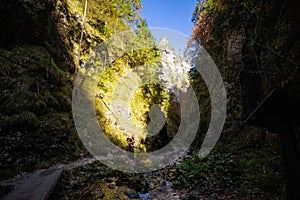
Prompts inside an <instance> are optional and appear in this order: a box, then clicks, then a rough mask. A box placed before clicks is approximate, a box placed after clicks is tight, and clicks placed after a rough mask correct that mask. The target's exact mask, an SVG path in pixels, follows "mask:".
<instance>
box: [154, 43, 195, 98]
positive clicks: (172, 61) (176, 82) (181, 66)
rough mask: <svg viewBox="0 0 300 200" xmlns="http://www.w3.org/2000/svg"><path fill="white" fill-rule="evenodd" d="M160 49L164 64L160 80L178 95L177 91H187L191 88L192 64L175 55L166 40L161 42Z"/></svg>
mask: <svg viewBox="0 0 300 200" xmlns="http://www.w3.org/2000/svg"><path fill="white" fill-rule="evenodd" d="M158 47H159V48H160V49H161V54H162V64H161V67H160V68H159V69H158V77H159V79H160V80H161V81H162V82H164V83H165V84H166V87H167V89H168V90H170V91H171V92H173V93H178V92H176V90H180V91H183V92H184V91H186V89H187V88H188V87H189V86H190V80H189V72H190V70H191V66H190V64H188V63H187V61H185V60H184V59H183V58H182V57H181V56H179V55H178V54H176V53H175V51H174V50H173V49H172V47H170V45H169V42H168V40H167V39H166V38H163V39H162V40H161V41H160V43H159V44H158Z"/></svg>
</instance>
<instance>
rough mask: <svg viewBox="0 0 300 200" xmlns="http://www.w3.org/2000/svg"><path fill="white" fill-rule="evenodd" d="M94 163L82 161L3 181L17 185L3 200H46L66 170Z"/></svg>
mask: <svg viewBox="0 0 300 200" xmlns="http://www.w3.org/2000/svg"><path fill="white" fill-rule="evenodd" d="M94 161H95V159H82V160H79V161H76V162H73V163H70V164H61V165H56V166H53V167H51V168H48V169H40V170H37V171H36V172H34V173H33V174H31V175H30V176H27V177H23V178H18V179H17V178H13V179H10V180H5V181H1V183H0V184H1V185H15V188H14V189H13V190H12V191H11V192H10V193H8V194H7V195H6V196H4V197H3V198H2V199H1V200H46V199H48V197H49V196H50V194H51V192H52V190H53V189H54V187H55V185H56V184H57V182H58V180H59V178H60V176H61V174H62V172H63V171H64V170H65V169H71V168H74V167H78V166H83V165H86V164H89V163H92V162H94Z"/></svg>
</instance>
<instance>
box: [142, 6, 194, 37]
mask: <svg viewBox="0 0 300 200" xmlns="http://www.w3.org/2000/svg"><path fill="white" fill-rule="evenodd" d="M196 1H197V0H141V2H142V5H143V7H144V8H143V9H142V10H141V15H142V16H143V17H144V18H145V19H146V20H147V23H148V26H149V27H160V28H168V29H172V30H176V31H179V32H181V33H184V34H185V35H188V36H189V35H191V28H192V25H193V24H192V22H191V19H192V14H193V11H194V8H195V6H196Z"/></svg>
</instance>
